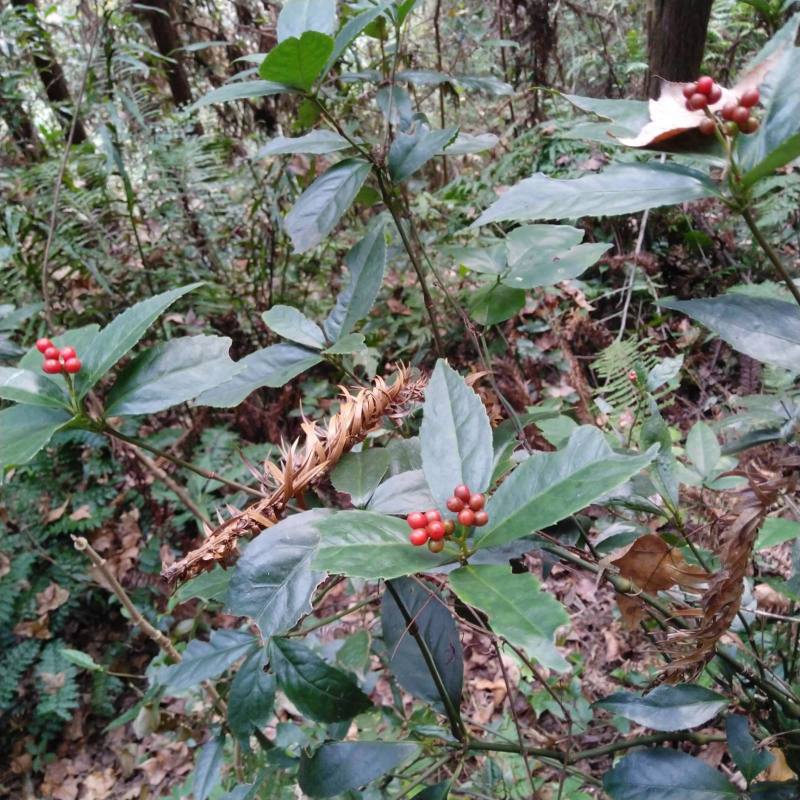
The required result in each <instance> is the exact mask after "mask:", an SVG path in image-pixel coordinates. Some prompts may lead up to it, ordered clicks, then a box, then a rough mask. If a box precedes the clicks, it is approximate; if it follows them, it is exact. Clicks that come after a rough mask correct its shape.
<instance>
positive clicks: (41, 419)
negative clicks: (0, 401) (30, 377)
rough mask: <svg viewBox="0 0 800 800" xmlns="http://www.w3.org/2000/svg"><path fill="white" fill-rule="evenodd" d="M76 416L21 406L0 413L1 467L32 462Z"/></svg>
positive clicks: (48, 409) (63, 412) (65, 412)
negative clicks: (57, 432)
mask: <svg viewBox="0 0 800 800" xmlns="http://www.w3.org/2000/svg"><path fill="white" fill-rule="evenodd" d="M71 419H72V415H71V414H69V413H68V412H67V411H61V410H58V409H55V408H42V407H41V406H29V405H17V406H11V408H6V409H3V410H2V411H0V467H12V466H17V465H19V464H25V463H27V462H28V461H30V460H31V459H32V458H33V457H34V456H35V455H36V454H37V453H38V452H39V451H40V450H41V449H42V448H43V447H44V446H45V445H46V444H47V443H48V442H49V441H50V439H51V438H52V437H53V434H54V433H55V432H56V431H57V430H59V429H60V428H63V427H64V426H65V425H66V424H67V423H68V422H69V421H70V420H71Z"/></svg>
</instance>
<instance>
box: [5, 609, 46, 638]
mask: <svg viewBox="0 0 800 800" xmlns="http://www.w3.org/2000/svg"><path fill="white" fill-rule="evenodd" d="M47 623H48V619H47V614H44V615H42V616H41V617H39V619H26V620H24V621H22V622H18V623H17V624H16V625H15V626H14V633H15V634H16V635H17V636H25V637H27V638H28V639H50V638H51V637H52V636H53V634H52V633H50V628H48V626H47Z"/></svg>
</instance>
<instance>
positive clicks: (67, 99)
mask: <svg viewBox="0 0 800 800" xmlns="http://www.w3.org/2000/svg"><path fill="white" fill-rule="evenodd" d="M11 5H13V6H14V7H16V8H18V9H20V12H21V13H23V14H26V15H27V21H28V25H29V28H30V32H29V34H28V35H27V36H26V38H27V39H28V41H27V42H20V44H21V45H22V46H23V47H25V45H26V44H27V46H28V48H29V49H30V50H31V54H32V57H33V63H34V66H35V67H36V71H37V72H38V73H39V77H40V78H41V79H42V83H43V84H44V90H45V93H46V94H47V98H48V100H50V102H51V103H52V104H53V107H54V108H55V111H56V114H57V115H58V117H59V119H60V120H61V124H62V126H63V128H64V131H65V134H68V133H69V129H70V126H71V125H72V117H73V114H74V113H77V111H73V105H72V97H71V96H70V93H69V88H68V87H67V81H66V78H65V77H64V70H63V69H61V64H59V63H58V61H57V60H56V57H55V53H54V52H53V48H52V47H51V45H50V40H49V38H48V35H47V31H46V30H45V29H44V28H43V27H42V24H41V22H40V21H39V17H38V15H37V13H36V0H11ZM86 138H87V137H86V128H85V127H84V125H83V122H82V120H81V118H80V117H78V118H77V119H76V120H75V133H74V134H73V136H72V141H73V143H74V144H80V143H81V142H85V141H86Z"/></svg>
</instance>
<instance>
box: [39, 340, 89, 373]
mask: <svg viewBox="0 0 800 800" xmlns="http://www.w3.org/2000/svg"><path fill="white" fill-rule="evenodd" d="M36 349H37V350H38V351H39V352H40V353H41V354H42V355H43V356H44V361H43V362H42V370H43V371H44V372H46V373H47V374H48V375H58V373H59V372H69V373H70V374H73V375H74V374H75V373H76V372H80V371H81V360H80V359H79V358H78V354H77V353H76V352H75V348H74V347H62V348H61V349H60V350H59V348H58V347H56V346H55V345H54V344H53V343H52V342H51V341H50V340H49V339H37V340H36Z"/></svg>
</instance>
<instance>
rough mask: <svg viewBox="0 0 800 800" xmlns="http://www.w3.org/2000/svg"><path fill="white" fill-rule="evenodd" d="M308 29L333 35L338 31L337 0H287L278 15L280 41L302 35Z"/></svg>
mask: <svg viewBox="0 0 800 800" xmlns="http://www.w3.org/2000/svg"><path fill="white" fill-rule="evenodd" d="M306 31H318V32H319V33H325V34H327V35H328V36H333V34H334V33H335V32H336V0H286V2H285V3H284V4H283V8H282V9H281V13H280V14H279V15H278V30H277V33H278V41H279V42H282V41H284V40H285V39H289V38H290V37H292V36H294V37H300V36H302V35H303V34H304V33H305V32H306Z"/></svg>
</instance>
